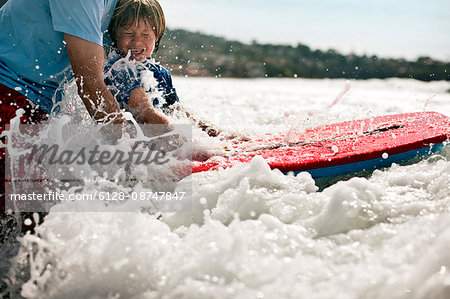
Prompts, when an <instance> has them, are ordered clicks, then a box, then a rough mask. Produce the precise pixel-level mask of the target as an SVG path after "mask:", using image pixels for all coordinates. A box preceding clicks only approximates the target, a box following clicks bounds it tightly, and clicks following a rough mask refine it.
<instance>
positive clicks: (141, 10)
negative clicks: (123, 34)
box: [108, 0, 166, 52]
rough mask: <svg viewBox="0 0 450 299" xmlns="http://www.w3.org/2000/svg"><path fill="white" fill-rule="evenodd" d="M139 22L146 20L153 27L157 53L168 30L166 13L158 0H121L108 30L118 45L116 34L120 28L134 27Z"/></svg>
mask: <svg viewBox="0 0 450 299" xmlns="http://www.w3.org/2000/svg"><path fill="white" fill-rule="evenodd" d="M139 20H146V21H147V22H148V23H149V24H150V26H153V32H154V33H155V36H156V43H155V49H154V50H153V51H154V52H156V51H157V50H158V47H159V43H160V41H161V38H162V37H163V35H164V31H165V30H166V19H165V17H164V12H163V10H162V8H161V5H159V3H158V1H157V0H119V1H118V2H117V5H116V9H115V10H114V14H113V17H112V19H111V23H110V24H109V28H108V31H109V33H110V35H111V38H112V40H113V42H114V43H115V44H117V39H116V32H117V28H118V27H119V26H121V27H128V26H133V27H134V26H137V25H138V23H139Z"/></svg>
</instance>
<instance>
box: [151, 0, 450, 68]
mask: <svg viewBox="0 0 450 299" xmlns="http://www.w3.org/2000/svg"><path fill="white" fill-rule="evenodd" d="M159 2H160V4H161V6H162V7H163V9H164V13H165V15H166V23H167V27H168V28H171V29H175V28H181V29H186V30H192V31H200V32H203V33H207V34H213V35H216V36H221V37H225V38H227V39H231V40H238V41H242V42H251V41H253V40H254V41H257V42H259V43H275V44H288V45H297V44H298V43H302V44H305V45H307V46H309V47H310V48H312V49H321V50H328V49H335V50H337V51H339V52H341V53H343V54H349V53H356V54H359V55H361V54H366V55H378V56H381V57H392V58H406V59H416V58H417V57H419V56H431V57H433V58H436V59H440V60H444V61H450V0H309V1H308V0H272V1H267V0H159Z"/></svg>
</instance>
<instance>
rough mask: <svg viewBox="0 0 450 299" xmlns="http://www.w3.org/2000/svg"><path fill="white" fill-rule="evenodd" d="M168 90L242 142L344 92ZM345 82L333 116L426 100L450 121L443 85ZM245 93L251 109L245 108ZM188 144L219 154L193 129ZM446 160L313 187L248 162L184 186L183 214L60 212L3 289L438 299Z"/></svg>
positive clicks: (316, 85) (307, 87) (295, 85)
mask: <svg viewBox="0 0 450 299" xmlns="http://www.w3.org/2000/svg"><path fill="white" fill-rule="evenodd" d="M174 81H175V82H174V83H175V86H176V87H177V88H178V89H177V90H178V92H179V95H180V98H181V99H183V101H184V102H185V103H186V105H187V106H191V107H193V108H196V109H195V110H196V111H198V113H199V114H200V115H202V113H203V115H204V116H205V118H207V117H206V116H208V115H210V116H211V118H212V119H211V120H212V121H213V122H216V123H218V125H219V126H221V127H225V128H231V129H233V128H238V129H239V130H241V128H242V130H241V131H242V132H243V134H246V135H251V134H254V133H255V132H256V133H257V132H260V131H259V130H260V127H261V123H258V120H260V119H264V118H271V124H272V123H275V124H276V125H275V126H272V125H266V126H265V127H264V130H265V131H268V132H276V131H282V130H283V129H285V126H284V125H285V124H284V122H283V121H284V120H283V119H284V112H285V111H289V112H290V114H292V115H295V114H297V113H300V112H301V111H304V110H305V107H310V106H311V107H310V108H312V109H315V108H317V109H318V107H327V106H328V105H327V103H328V99H329V94H330V93H332V91H333V90H336V89H337V88H339V87H340V86H342V84H344V85H345V84H346V83H344V81H343V80H299V79H296V80H277V79H273V80H272V79H270V80H268V81H265V80H262V81H261V80H225V79H220V80H212V79H202V80H198V79H183V78H174ZM269 85H270V86H271V89H270V90H271V91H269V90H266V88H269V87H268V86H269ZM274 85H276V86H278V87H279V88H277V90H276V91H275V90H274V89H273V86H274ZM352 85H353V87H352V93H351V94H348V95H347V97H346V100H345V101H340V100H339V99H338V97H337V98H336V99H338V100H337V101H335V102H336V103H335V104H334V106H333V105H332V104H333V103H334V102H333V103H332V104H330V105H332V107H333V112H329V113H330V114H332V113H333V114H332V115H330V118H333V119H334V120H348V119H352V118H360V117H365V116H366V115H367V113H368V112H367V111H372V112H371V113H373V114H374V115H380V114H388V113H401V112H410V111H411V112H412V111H420V110H421V109H422V107H423V104H424V101H425V100H426V99H427V98H429V93H430V92H432V93H433V94H436V97H434V98H433V99H432V100H431V101H430V102H429V106H430V108H432V109H433V110H437V111H440V112H443V113H444V114H446V115H449V114H450V104H449V103H450V95H449V94H446V92H445V91H446V90H447V89H448V88H449V83H447V82H434V83H424V82H417V81H412V80H385V81H382V80H369V81H356V82H353V83H352ZM399 87H400V88H399ZM225 90H227V92H228V93H226V92H224V91H225ZM280 90H282V91H283V92H284V93H283V92H282V93H281V94H280ZM344 90H345V89H344ZM430 90H431V91H430ZM259 93H261V94H264V97H261V98H259V96H258V94H259ZM224 94H226V95H227V97H226V98H225V99H224V98H223V95H224ZM252 95H253V96H254V100H255V101H258V103H259V104H258V105H250V104H249V103H248V102H247V101H248V99H249V98H251V97H252ZM299 97H300V98H302V99H304V101H302V102H301V103H299V102H298V101H297V102H295V101H293V99H298V98H299ZM205 99H208V103H210V102H212V101H214V102H215V103H216V105H210V104H208V103H204V102H202V101H204V100H205ZM312 99H314V101H312ZM337 103H339V105H338V104H337ZM396 103H401V105H398V106H397V104H396ZM235 107H240V108H241V109H235ZM361 107H363V108H361ZM330 108H331V107H330ZM75 111H76V110H75ZM277 115H279V117H278V118H277ZM193 139H194V146H195V144H198V145H199V146H202V147H204V148H207V147H208V146H209V145H210V143H212V144H213V145H214V144H216V143H214V142H215V141H214V142H212V141H208V139H207V138H205V137H204V135H202V133H201V132H198V131H196V130H194V132H193ZM208 142H210V143H208ZM220 142H222V141H220ZM217 144H218V143H217ZM449 158H450V151H449V148H448V145H447V146H446V147H444V151H443V152H442V153H441V154H440V155H435V156H433V157H431V158H429V159H427V160H425V161H421V162H419V163H416V164H413V165H409V166H399V165H394V166H392V167H390V168H388V169H384V170H377V171H375V172H374V173H373V175H372V176H371V177H369V178H352V179H350V180H348V181H342V182H339V183H337V184H335V185H332V186H330V187H329V188H326V189H325V190H323V191H318V188H317V187H316V185H315V182H314V180H313V179H312V178H311V176H310V175H309V174H308V173H300V174H299V175H297V176H296V177H294V176H289V175H283V174H282V173H281V172H279V171H278V170H271V169H270V168H269V166H268V165H267V163H265V161H264V160H262V159H261V158H259V157H255V158H254V160H253V161H252V162H251V163H250V164H248V165H237V166H235V167H233V168H230V169H225V170H223V169H222V170H219V171H216V172H205V173H197V174H194V175H192V176H189V177H188V178H186V179H184V180H182V181H181V182H180V183H179V184H184V183H186V182H187V180H191V183H192V188H193V196H192V211H190V212H173V213H161V214H152V213H148V212H145V211H144V212H128V213H123V212H115V209H114V207H113V206H111V207H109V210H107V211H104V212H78V211H77V210H76V207H73V210H72V211H70V210H68V209H66V212H62V210H63V209H62V208H63V207H60V206H58V205H57V206H54V207H53V208H52V210H51V211H50V213H49V214H48V215H47V216H46V218H45V221H44V223H43V224H42V225H40V226H39V227H38V228H37V229H36V231H37V234H36V235H25V236H24V237H22V238H21V239H20V249H19V251H18V253H17V255H16V256H15V257H14V258H13V259H12V260H11V262H12V265H11V267H10V269H9V273H8V276H7V277H8V278H7V281H8V290H9V291H10V292H11V293H13V294H20V296H22V297H24V298H72V297H78V298H99V297H101V298H117V297H120V298H161V297H163V298H180V297H181V298H299V297H302V298H330V297H335V296H339V297H342V298H388V297H389V298H448V297H449V295H450V288H449V277H450V272H449V269H450V252H449V250H448V244H449V242H450V208H449V207H450V187H449V186H450V162H449ZM110 187H112V188H118V189H120V188H124V187H122V186H119V185H117V184H116V185H114V184H112V186H110ZM89 188H91V189H95V188H102V186H101V184H100V185H92V186H89V187H86V190H85V191H88V190H87V189H89ZM65 208H67V207H65Z"/></svg>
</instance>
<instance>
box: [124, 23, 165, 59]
mask: <svg viewBox="0 0 450 299" xmlns="http://www.w3.org/2000/svg"><path fill="white" fill-rule="evenodd" d="M116 39H117V47H118V48H119V51H121V52H122V53H123V54H125V55H126V54H127V53H128V51H131V56H130V59H134V60H137V61H142V60H144V59H146V58H150V56H151V55H152V52H153V49H154V48H155V42H156V36H155V33H154V31H153V28H152V26H151V25H150V24H149V23H148V22H147V21H145V20H139V23H138V25H137V26H134V24H130V25H129V26H125V27H122V26H119V28H117V31H116Z"/></svg>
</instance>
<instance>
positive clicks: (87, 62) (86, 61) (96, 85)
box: [64, 33, 125, 123]
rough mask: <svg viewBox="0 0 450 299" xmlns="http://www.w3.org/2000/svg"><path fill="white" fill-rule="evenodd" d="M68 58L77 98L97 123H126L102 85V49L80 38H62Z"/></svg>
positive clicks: (115, 102) (68, 36) (115, 103)
mask: <svg viewBox="0 0 450 299" xmlns="http://www.w3.org/2000/svg"><path fill="white" fill-rule="evenodd" d="M64 39H65V41H66V49H67V54H68V56H69V60H70V64H71V65H72V69H73V72H74V74H75V78H76V79H77V86H78V94H79V95H80V97H81V99H82V100H83V102H84V104H85V105H86V108H87V110H88V111H89V113H90V115H91V116H92V117H93V118H95V119H96V120H97V121H101V122H106V121H109V120H112V119H114V121H113V123H125V120H124V119H123V117H122V116H121V114H120V107H119V104H118V103H117V101H116V99H115V98H114V96H113V95H112V93H111V92H110V91H109V90H108V88H107V87H106V84H105V82H104V81H103V64H104V52H103V47H101V46H99V45H97V44H94V43H91V42H89V41H87V40H84V39H82V38H79V37H76V36H73V35H70V34H66V33H65V34H64Z"/></svg>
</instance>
